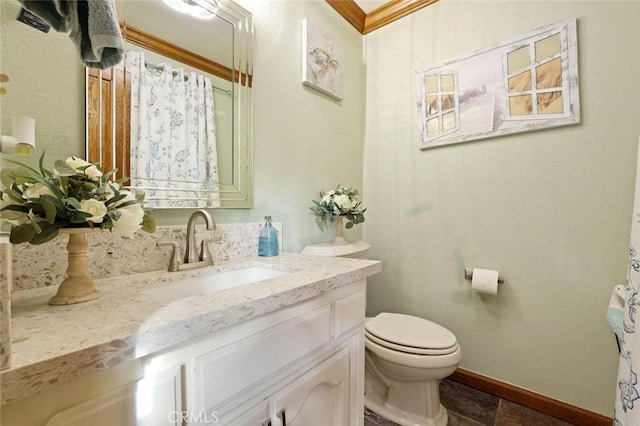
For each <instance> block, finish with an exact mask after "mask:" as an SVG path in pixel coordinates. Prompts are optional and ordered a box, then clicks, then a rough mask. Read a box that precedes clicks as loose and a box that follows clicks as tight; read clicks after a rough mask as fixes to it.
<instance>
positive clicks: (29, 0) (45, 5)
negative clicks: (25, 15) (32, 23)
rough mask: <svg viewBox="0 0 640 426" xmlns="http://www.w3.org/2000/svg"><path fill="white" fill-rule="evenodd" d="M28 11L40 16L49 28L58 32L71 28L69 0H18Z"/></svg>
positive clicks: (64, 31)
mask: <svg viewBox="0 0 640 426" xmlns="http://www.w3.org/2000/svg"><path fill="white" fill-rule="evenodd" d="M18 2H20V4H21V5H22V6H23V7H24V8H25V9H27V10H28V11H29V12H31V13H33V14H34V15H38V17H40V18H42V20H43V21H45V22H46V23H47V24H49V25H51V28H53V29H54V30H56V31H58V32H59V33H66V32H68V31H69V29H70V28H71V23H70V20H69V2H68V1H66V0H53V1H43V0H18Z"/></svg>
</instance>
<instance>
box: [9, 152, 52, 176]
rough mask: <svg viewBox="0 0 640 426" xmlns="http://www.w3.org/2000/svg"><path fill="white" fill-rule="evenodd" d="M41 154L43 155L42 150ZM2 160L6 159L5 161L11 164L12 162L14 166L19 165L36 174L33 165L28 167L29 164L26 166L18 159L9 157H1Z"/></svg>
mask: <svg viewBox="0 0 640 426" xmlns="http://www.w3.org/2000/svg"><path fill="white" fill-rule="evenodd" d="M42 155H44V152H43V153H42ZM2 160H3V161H6V162H7V163H11V164H14V165H16V166H19V167H22V168H24V169H27V170H29V171H31V172H33V173H35V174H38V171H37V170H36V169H34V168H33V167H30V166H27V165H26V164H24V163H21V162H20V161H16V160H12V159H10V158H3V159H2Z"/></svg>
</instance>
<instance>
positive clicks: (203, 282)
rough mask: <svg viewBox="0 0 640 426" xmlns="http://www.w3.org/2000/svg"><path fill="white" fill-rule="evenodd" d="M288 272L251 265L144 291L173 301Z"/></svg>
mask: <svg viewBox="0 0 640 426" xmlns="http://www.w3.org/2000/svg"><path fill="white" fill-rule="evenodd" d="M288 274H289V273H288V272H284V271H278V270H276V269H271V268H265V267H263V266H249V267H246V268H241V269H234V270H232V271H223V272H216V273H213V274H210V275H203V276H200V277H193V278H186V279H184V280H180V281H176V282H175V283H173V284H169V285H166V286H162V287H156V288H151V289H148V290H144V291H143V293H145V294H147V295H149V296H151V297H152V298H154V299H156V300H158V301H160V302H172V301H174V300H178V299H183V298H185V297H191V296H200V295H205V294H211V293H215V292H216V291H220V290H225V289H229V288H235V287H240V286H243V285H247V284H251V283H255V282H258V281H264V280H268V279H270V278H276V277H282V276H284V275H288Z"/></svg>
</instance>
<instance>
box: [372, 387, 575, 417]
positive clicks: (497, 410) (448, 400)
mask: <svg viewBox="0 0 640 426" xmlns="http://www.w3.org/2000/svg"><path fill="white" fill-rule="evenodd" d="M440 401H441V402H442V405H444V406H445V408H446V409H447V412H448V414H449V424H448V426H569V425H570V423H567V422H564V421H562V420H558V419H556V418H555V417H551V416H549V415H547V414H543V413H540V412H538V411H534V410H532V409H530V408H527V407H523V406H521V405H518V404H514V403H512V402H509V401H506V400H504V399H500V398H498V397H496V396H493V395H490V394H487V393H484V392H482V391H479V390H476V389H473V388H471V387H468V386H465V385H462V384H459V383H456V382H453V381H451V380H447V379H445V380H443V381H442V383H440ZM364 426H396V423H394V422H391V421H389V420H387V419H385V418H383V417H381V416H379V415H377V414H376V413H374V412H372V411H369V410H365V418H364Z"/></svg>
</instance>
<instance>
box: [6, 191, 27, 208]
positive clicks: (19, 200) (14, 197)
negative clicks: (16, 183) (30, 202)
mask: <svg viewBox="0 0 640 426" xmlns="http://www.w3.org/2000/svg"><path fill="white" fill-rule="evenodd" d="M4 193H5V194H7V196H8V197H9V198H11V199H12V200H13V201H15V202H16V203H19V204H23V203H24V199H23V198H22V196H21V195H20V193H18V192H17V191H15V190H14V189H13V188H5V190H4Z"/></svg>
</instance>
